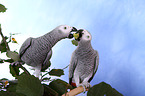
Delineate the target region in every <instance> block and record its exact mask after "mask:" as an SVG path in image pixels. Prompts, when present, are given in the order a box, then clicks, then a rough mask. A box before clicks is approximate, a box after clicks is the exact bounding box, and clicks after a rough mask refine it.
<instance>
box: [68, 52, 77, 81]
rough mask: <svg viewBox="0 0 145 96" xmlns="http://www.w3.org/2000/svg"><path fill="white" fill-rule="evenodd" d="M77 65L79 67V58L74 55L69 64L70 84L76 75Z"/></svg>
mask: <svg viewBox="0 0 145 96" xmlns="http://www.w3.org/2000/svg"><path fill="white" fill-rule="evenodd" d="M76 65H77V58H76V56H75V55H74V53H73V54H72V57H71V61H70V64H69V84H71V82H72V78H73V75H74V70H75V68H76Z"/></svg>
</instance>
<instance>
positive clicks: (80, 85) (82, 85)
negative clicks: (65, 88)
mask: <svg viewBox="0 0 145 96" xmlns="http://www.w3.org/2000/svg"><path fill="white" fill-rule="evenodd" d="M79 86H82V87H83V88H84V92H86V87H85V86H84V85H83V84H79V85H78V87H79Z"/></svg>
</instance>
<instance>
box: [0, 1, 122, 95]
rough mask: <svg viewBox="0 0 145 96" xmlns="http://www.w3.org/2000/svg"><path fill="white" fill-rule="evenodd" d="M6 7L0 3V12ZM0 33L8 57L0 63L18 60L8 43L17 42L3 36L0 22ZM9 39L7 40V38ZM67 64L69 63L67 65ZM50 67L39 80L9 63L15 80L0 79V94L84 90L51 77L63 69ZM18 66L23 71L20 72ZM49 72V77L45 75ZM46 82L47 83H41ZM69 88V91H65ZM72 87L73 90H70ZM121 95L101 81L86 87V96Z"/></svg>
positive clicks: (59, 92) (23, 68)
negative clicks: (88, 87)
mask: <svg viewBox="0 0 145 96" xmlns="http://www.w3.org/2000/svg"><path fill="white" fill-rule="evenodd" d="M6 10H7V8H5V6H4V5H2V4H0V13H1V12H3V13H4V12H6ZM0 35H1V37H2V41H1V42H0V52H1V53H3V52H6V56H7V57H8V58H10V59H7V60H5V59H1V58H0V64H1V63H4V62H9V63H13V62H15V61H20V58H19V55H18V53H17V52H15V51H14V52H12V51H10V47H9V45H8V43H10V42H12V43H17V41H16V40H15V38H11V37H12V35H16V34H10V37H7V36H4V35H3V33H2V28H1V24H0ZM8 38H9V41H8V42H7V39H8ZM72 43H73V44H74V45H75V46H77V45H78V42H76V41H72ZM68 66H69V65H68ZM68 66H66V67H65V68H63V69H52V70H49V71H44V72H43V73H44V75H42V76H41V80H39V79H38V78H36V77H35V76H33V75H31V74H30V73H29V71H28V70H27V69H26V68H25V67H23V66H22V65H21V64H18V65H17V66H12V65H10V66H9V68H10V74H11V75H12V76H13V77H15V80H8V79H6V78H3V79H0V96H61V95H62V96H68V95H69V96H74V95H77V94H79V93H82V92H83V91H84V89H83V87H77V88H75V89H73V87H72V86H71V85H69V84H68V83H67V82H65V81H63V80H61V79H51V76H58V77H60V76H62V75H64V69H66V68H67V67H68ZM20 68H21V69H22V70H23V71H24V72H23V73H21V74H20ZM48 74H49V77H48V76H47V75H48ZM43 82H47V83H49V84H43ZM67 89H71V91H69V92H68V91H67ZM72 89H73V90H72ZM104 95H106V96H123V95H122V94H121V93H119V92H118V91H117V90H115V89H114V88H112V87H111V86H110V85H109V84H107V83H105V82H101V83H99V84H96V85H94V86H93V87H91V88H90V89H88V93H87V96H104Z"/></svg>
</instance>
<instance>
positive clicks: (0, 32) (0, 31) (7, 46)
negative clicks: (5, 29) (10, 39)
mask: <svg viewBox="0 0 145 96" xmlns="http://www.w3.org/2000/svg"><path fill="white" fill-rule="evenodd" d="M0 35H1V36H2V39H3V41H4V43H5V45H6V48H7V50H8V51H10V47H9V45H8V43H7V42H6V39H5V37H4V35H3V33H2V29H1V25H0Z"/></svg>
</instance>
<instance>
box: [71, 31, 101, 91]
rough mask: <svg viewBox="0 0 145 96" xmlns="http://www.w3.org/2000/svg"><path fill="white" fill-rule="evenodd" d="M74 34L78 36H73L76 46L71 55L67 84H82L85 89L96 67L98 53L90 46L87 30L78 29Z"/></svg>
mask: <svg viewBox="0 0 145 96" xmlns="http://www.w3.org/2000/svg"><path fill="white" fill-rule="evenodd" d="M76 34H78V35H79V36H78V35H76ZM74 35H76V36H78V37H77V38H75V39H76V41H78V46H77V48H76V50H75V51H74V52H73V53H72V56H71V61H70V65H69V84H71V85H72V86H74V87H79V86H83V88H84V91H85V89H87V88H89V87H91V85H90V81H91V80H92V79H93V77H94V75H95V73H96V71H97V69H98V65H99V54H98V51H96V50H94V49H93V48H92V45H91V39H92V36H91V34H90V33H89V32H88V31H87V30H85V29H80V30H78V31H77V32H76V33H74ZM74 37H75V36H74Z"/></svg>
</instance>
